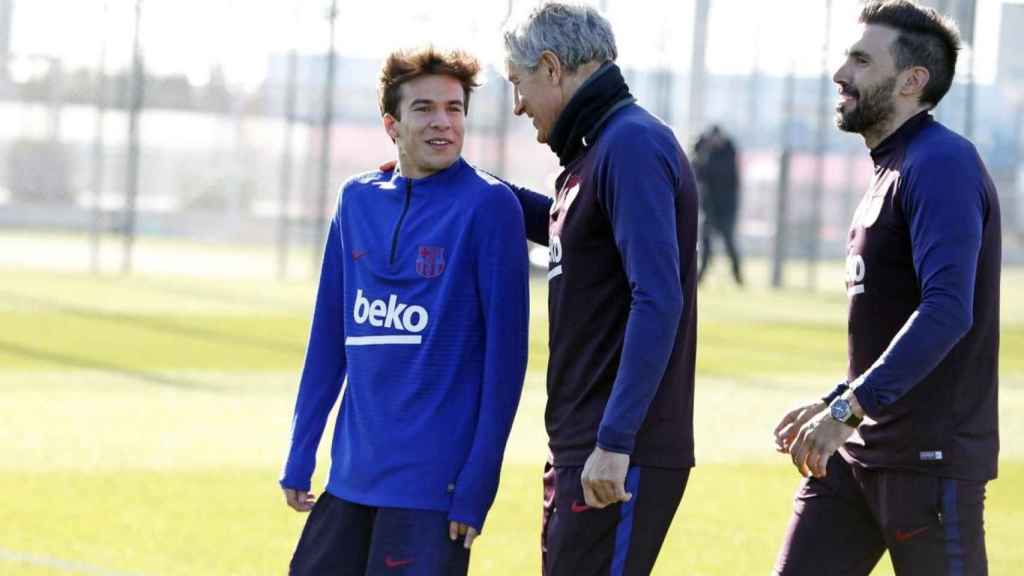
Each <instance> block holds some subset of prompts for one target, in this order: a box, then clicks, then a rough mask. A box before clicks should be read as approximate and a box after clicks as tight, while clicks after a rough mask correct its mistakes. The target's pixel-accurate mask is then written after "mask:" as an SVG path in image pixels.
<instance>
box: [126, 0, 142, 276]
mask: <svg viewBox="0 0 1024 576" xmlns="http://www.w3.org/2000/svg"><path fill="white" fill-rule="evenodd" d="M142 2H143V0H135V24H134V28H133V30H134V31H133V39H132V83H131V93H130V95H129V98H128V166H127V169H126V171H125V206H124V216H125V221H124V252H123V253H122V260H121V272H122V273H123V274H128V273H130V272H131V271H132V250H133V248H134V242H135V206H136V198H137V196H138V191H139V111H140V110H141V108H142V99H143V96H144V92H145V83H146V79H145V69H144V66H143V63H142V51H141V48H140V43H139V35H140V34H139V32H140V31H139V28H140V23H141V21H142Z"/></svg>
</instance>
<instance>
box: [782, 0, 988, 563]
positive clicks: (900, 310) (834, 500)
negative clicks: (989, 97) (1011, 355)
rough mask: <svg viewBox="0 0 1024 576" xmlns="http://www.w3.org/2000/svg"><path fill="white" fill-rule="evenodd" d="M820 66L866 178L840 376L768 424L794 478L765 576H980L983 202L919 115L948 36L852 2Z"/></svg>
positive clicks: (956, 44) (948, 139) (968, 167)
mask: <svg viewBox="0 0 1024 576" xmlns="http://www.w3.org/2000/svg"><path fill="white" fill-rule="evenodd" d="M860 23H861V36H860V38H859V40H857V42H856V43H854V44H853V46H851V47H850V48H849V50H848V51H847V56H846V61H845V63H844V64H843V65H842V66H841V67H840V68H839V69H838V70H837V71H836V72H835V75H834V76H833V80H834V81H835V83H836V84H837V85H838V86H839V104H838V106H837V124H838V126H839V128H840V129H841V130H844V131H847V132H854V133H857V134H860V135H861V136H863V137H864V143H865V144H866V145H867V147H868V148H869V149H870V154H871V159H872V160H873V162H874V166H875V170H874V177H873V179H872V182H871V185H870V187H869V189H868V191H867V192H866V193H865V195H864V197H863V199H862V200H861V204H860V207H859V208H858V209H857V211H856V213H855V215H854V217H853V222H852V224H851V226H850V231H849V237H848V244H847V277H846V285H847V294H848V297H849V369H848V373H847V378H846V379H845V380H844V382H843V383H842V384H840V385H839V386H838V387H837V388H836V389H835V390H834V391H833V392H832V393H831V394H829V395H828V396H826V397H825V398H824V399H822V400H818V401H815V402H812V403H810V404H808V405H805V406H802V407H800V408H797V409H796V410H793V411H791V412H790V413H788V414H786V415H785V416H784V417H783V419H782V421H781V422H780V423H779V425H778V427H777V428H776V430H775V437H776V438H775V439H776V443H777V446H778V449H779V450H780V451H782V452H788V453H789V455H790V456H791V458H792V461H793V464H794V465H795V466H796V468H797V469H798V470H799V471H800V473H801V474H803V475H804V476H806V479H805V480H804V481H803V483H802V484H801V485H800V488H799V490H798V492H797V496H796V502H795V506H794V512H793V517H792V520H791V522H790V525H789V529H788V533H787V536H786V539H785V542H784V544H783V547H782V551H781V552H780V554H779V558H778V561H777V563H776V566H775V573H776V574H780V575H785V576H789V575H793V576H796V575H803V574H837V575H838V574H843V575H849V576H856V575H865V576H866V575H867V574H869V573H870V572H871V571H872V569H873V568H874V566H875V564H876V563H877V562H878V560H879V558H880V557H881V556H882V554H883V553H884V552H885V551H888V552H889V556H890V558H891V559H892V563H893V567H894V569H895V571H896V574H897V575H899V576H906V575H915V574H920V575H929V576H933V575H939V574H942V575H957V574H970V575H973V576H977V575H983V574H987V572H988V562H987V559H986V554H985V534H984V527H983V513H984V499H985V488H986V485H987V483H988V481H989V480H992V479H994V478H995V477H996V464H997V457H998V453H999V426H998V422H997V415H998V407H997V394H998V385H999V375H998V366H997V364H998V357H999V278H1000V266H1001V264H1000V259H1001V237H1000V215H999V199H998V196H997V194H996V190H995V187H994V186H993V184H992V180H991V179H990V178H989V175H988V172H987V170H986V168H985V166H984V164H983V163H982V161H981V158H980V157H979V156H978V153H977V151H976V150H975V148H974V145H972V144H971V143H970V142H969V141H968V140H966V139H965V138H963V137H962V136H960V135H959V134H956V133H954V132H952V131H950V130H949V129H948V128H946V127H945V126H943V125H942V124H939V123H938V122H937V121H935V120H934V119H933V118H932V116H931V114H930V113H929V111H930V110H931V109H932V108H934V107H935V106H936V105H937V104H938V103H939V101H940V100H941V99H942V97H943V96H944V95H945V94H946V92H947V91H948V90H949V87H950V84H951V83H952V81H953V74H954V71H955V69H956V60H957V52H958V50H959V48H960V39H959V33H958V32H957V29H956V26H955V25H954V24H953V23H952V22H951V21H950V20H949V19H947V18H946V17H944V16H942V15H940V14H938V13H936V12H935V11H934V10H932V9H930V8H924V7H922V6H919V5H918V4H916V3H914V2H911V1H909V0H886V1H877V0H875V1H872V2H868V3H867V4H866V5H865V6H864V7H863V9H862V11H861V14H860Z"/></svg>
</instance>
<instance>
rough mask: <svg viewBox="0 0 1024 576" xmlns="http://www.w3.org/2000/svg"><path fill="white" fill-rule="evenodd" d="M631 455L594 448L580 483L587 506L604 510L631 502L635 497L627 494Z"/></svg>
mask: <svg viewBox="0 0 1024 576" xmlns="http://www.w3.org/2000/svg"><path fill="white" fill-rule="evenodd" d="M628 469H629V454H618V453H615V452H608V451H606V450H603V449H602V448H601V447H600V446H597V447H595V448H594V451H593V452H591V453H590V456H589V457H588V458H587V462H586V463H585V464H584V465H583V474H582V475H581V476H580V481H581V483H582V484H583V499H584V500H585V501H586V503H587V506H591V507H593V508H604V507H605V506H609V505H611V504H614V503H616V502H629V500H630V499H631V498H632V497H633V495H632V494H630V493H629V492H626V472H627V470H628Z"/></svg>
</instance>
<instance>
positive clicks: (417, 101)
mask: <svg viewBox="0 0 1024 576" xmlns="http://www.w3.org/2000/svg"><path fill="white" fill-rule="evenodd" d="M433 103H434V100H430V99H427V98H417V99H415V100H413V101H412V102H410V103H409V107H410V108H412V107H413V106H418V105H420V104H433ZM452 104H457V105H459V106H464V105H465V104H464V103H463V102H462V100H449V101H448V102H446V103H445V105H446V106H451V105H452Z"/></svg>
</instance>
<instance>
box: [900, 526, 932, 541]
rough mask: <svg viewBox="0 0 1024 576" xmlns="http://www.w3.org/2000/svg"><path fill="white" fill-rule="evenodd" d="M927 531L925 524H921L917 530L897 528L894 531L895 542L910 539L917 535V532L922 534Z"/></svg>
mask: <svg viewBox="0 0 1024 576" xmlns="http://www.w3.org/2000/svg"><path fill="white" fill-rule="evenodd" d="M927 531H928V527H927V526H922V527H921V528H918V529H917V530H911V531H910V532H904V531H903V530H897V531H896V541H897V542H906V541H907V540H910V539H911V538H913V537H914V536H917V535H918V534H923V533H924V532H927Z"/></svg>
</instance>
